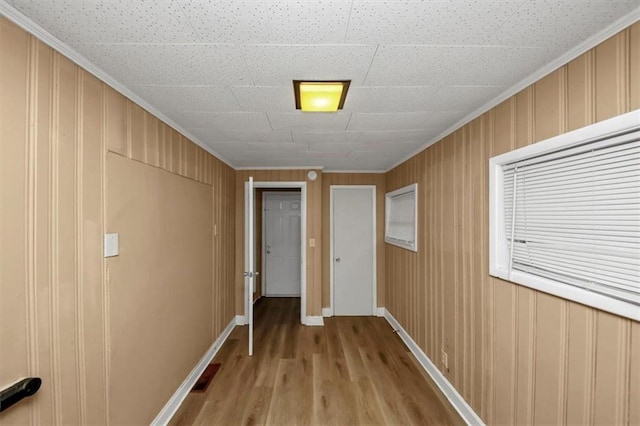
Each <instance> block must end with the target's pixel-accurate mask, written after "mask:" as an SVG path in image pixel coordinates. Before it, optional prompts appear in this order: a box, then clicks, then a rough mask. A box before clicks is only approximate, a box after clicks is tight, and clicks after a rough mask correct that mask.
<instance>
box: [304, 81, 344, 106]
mask: <svg viewBox="0 0 640 426" xmlns="http://www.w3.org/2000/svg"><path fill="white" fill-rule="evenodd" d="M350 84H351V80H337V81H303V80H293V91H294V94H295V98H296V109H299V110H302V111H306V112H336V111H338V110H339V109H342V107H343V106H344V101H345V99H346V98H347V91H348V90H349V85H350Z"/></svg>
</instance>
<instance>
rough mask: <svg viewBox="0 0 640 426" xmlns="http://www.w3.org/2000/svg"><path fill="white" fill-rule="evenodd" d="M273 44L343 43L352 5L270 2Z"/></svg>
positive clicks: (342, 2)
mask: <svg viewBox="0 0 640 426" xmlns="http://www.w3.org/2000/svg"><path fill="white" fill-rule="evenodd" d="M267 4H268V10H269V21H270V25H271V34H272V36H273V38H272V41H273V42H275V43H283V44H322V43H343V42H344V38H345V35H346V32H347V24H348V23H349V14H350V12H351V3H348V2H344V1H338V2H336V1H322V0H319V1H318V0H309V1H269V2H267Z"/></svg>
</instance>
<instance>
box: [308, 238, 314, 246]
mask: <svg viewBox="0 0 640 426" xmlns="http://www.w3.org/2000/svg"><path fill="white" fill-rule="evenodd" d="M315 246H316V239H315V238H310V239H309V247H315Z"/></svg>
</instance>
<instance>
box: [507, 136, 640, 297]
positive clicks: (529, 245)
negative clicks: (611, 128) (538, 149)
mask: <svg viewBox="0 0 640 426" xmlns="http://www.w3.org/2000/svg"><path fill="white" fill-rule="evenodd" d="M503 173H504V174H503V182H504V204H503V205H504V213H505V221H504V226H505V228H506V229H505V235H506V236H507V240H508V244H509V250H510V259H509V265H510V266H509V268H510V270H509V273H511V271H512V270H519V271H523V272H527V273H530V274H534V275H537V276H541V277H544V278H548V279H551V280H554V281H556V282H561V283H565V284H568V285H572V286H578V287H582V288H585V289H587V290H590V291H592V292H596V293H600V294H603V295H607V296H609V297H613V298H616V299H619V300H624V301H627V302H630V303H634V304H637V305H640V130H637V129H636V130H634V131H632V132H628V133H623V134H618V135H615V136H613V137H611V136H609V137H607V138H606V139H597V140H593V141H589V142H588V143H585V144H583V145H580V146H577V147H573V148H570V149H565V150H560V151H556V152H553V153H551V154H545V155H542V156H538V157H534V158H529V159H526V160H523V161H518V162H515V163H512V164H507V165H504V166H503ZM514 200H515V203H514Z"/></svg>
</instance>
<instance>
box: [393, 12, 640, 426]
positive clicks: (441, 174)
mask: <svg viewBox="0 0 640 426" xmlns="http://www.w3.org/2000/svg"><path fill="white" fill-rule="evenodd" d="M639 52H640V24H635V25H633V26H632V27H630V28H628V29H626V30H624V31H622V32H621V33H619V34H618V35H616V36H615V37H613V38H611V39H609V40H607V41H605V42H604V43H602V44H601V45H599V46H597V47H596V48H594V49H592V50H590V51H589V52H587V53H585V54H584V55H582V56H580V57H579V58H577V59H575V60H573V61H572V62H571V63H569V64H567V65H565V66H563V67H562V68H560V69H558V70H557V71H555V72H553V73H551V74H550V75H548V76H547V77H545V78H543V79H541V80H540V81H538V82H537V83H535V84H533V85H531V86H530V87H528V88H526V89H524V90H523V91H521V92H520V93H518V94H517V95H515V96H513V97H512V98H510V99H508V100H506V101H505V102H503V103H502V104H500V105H498V106H496V107H495V108H493V109H492V110H490V111H488V112H487V113H485V114H483V115H482V116H480V117H478V118H476V119H475V120H473V121H472V122H470V123H468V124H467V125H465V126H463V127H462V128H460V129H459V130H457V131H456V132H454V133H453V134H451V135H449V136H448V137H446V138H444V139H443V140H442V141H440V142H438V143H437V144H435V145H433V146H431V147H430V148H428V149H427V150H425V151H423V152H422V153H420V154H418V155H416V156H415V157H413V158H411V159H410V160H408V161H407V162H405V163H403V164H401V165H400V166H398V167H397V168H395V169H393V170H392V171H390V172H389V173H387V180H386V188H387V190H388V191H390V190H393V189H396V188H399V187H402V186H404V185H407V184H410V183H413V182H418V185H419V191H420V194H419V222H418V226H419V244H418V247H420V250H419V252H418V253H413V252H410V251H407V250H403V249H400V248H397V247H394V246H391V245H387V246H386V282H387V286H386V307H387V309H388V310H389V311H390V312H391V314H392V315H394V316H395V317H396V318H397V319H398V320H399V321H400V323H401V324H402V326H403V327H404V328H405V329H406V330H407V331H408V333H409V334H410V335H411V336H412V338H413V339H414V340H415V341H416V342H417V343H418V344H419V345H420V347H421V348H422V349H423V350H424V352H425V353H426V354H427V355H428V356H429V358H431V360H433V361H434V363H436V364H437V365H438V366H439V368H440V369H441V371H442V372H443V373H444V374H445V376H446V377H447V378H448V380H449V381H450V382H451V383H452V384H453V385H454V386H455V387H456V389H457V390H458V392H459V393H460V394H461V395H462V396H463V397H464V398H465V400H466V401H467V402H468V403H469V404H470V405H471V406H472V407H473V409H474V410H475V411H476V412H477V413H478V414H479V415H480V416H481V417H482V419H483V420H484V421H485V422H487V423H489V424H534V423H535V424H608V425H612V424H640V404H638V401H640V323H638V322H634V321H631V320H628V319H625V318H620V317H617V316H615V315H611V314H608V313H606V312H601V311H598V310H595V309H592V308H589V307H586V306H583V305H580V304H578V303H574V302H570V301H567V300H563V299H560V298H557V297H554V296H550V295H548V294H545V293H541V292H537V291H535V290H532V289H529V288H527V287H523V286H519V285H515V284H512V283H510V282H506V281H501V280H499V279H495V278H492V277H490V276H489V273H488V262H489V259H488V253H489V251H488V248H489V247H488V244H489V242H488V231H489V229H488V160H489V158H490V157H492V156H495V155H498V154H501V153H504V152H507V151H510V150H513V149H515V148H518V147H520V146H525V145H528V144H531V143H535V142H537V141H540V140H543V139H546V138H549V137H552V136H555V135H558V134H561V133H564V132H567V131H570V130H572V129H576V128H579V127H582V126H585V125H588V124H592V123H594V122H597V121H600V120H604V119H606V118H609V117H613V116H616V115H619V114H622V113H625V112H628V111H630V110H634V109H637V108H640V95H639V93H640V62H639V58H638V57H639ZM442 349H444V350H445V351H446V352H447V353H448V358H449V368H448V369H445V368H444V366H443V365H442V363H441V362H440V359H441V357H440V353H441V352H440V351H441V350H442Z"/></svg>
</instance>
